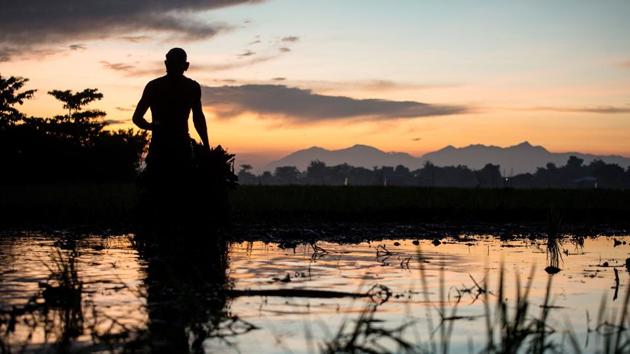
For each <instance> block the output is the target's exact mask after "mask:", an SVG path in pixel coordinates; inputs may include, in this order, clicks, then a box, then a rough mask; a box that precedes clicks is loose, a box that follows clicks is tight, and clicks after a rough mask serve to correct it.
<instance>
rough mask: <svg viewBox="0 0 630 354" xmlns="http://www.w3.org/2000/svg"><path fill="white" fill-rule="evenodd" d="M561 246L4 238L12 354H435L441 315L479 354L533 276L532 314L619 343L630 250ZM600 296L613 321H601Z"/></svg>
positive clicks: (4, 332) (584, 243) (4, 306)
mask: <svg viewBox="0 0 630 354" xmlns="http://www.w3.org/2000/svg"><path fill="white" fill-rule="evenodd" d="M550 239H551V238H549V239H546V240H545V239H540V240H531V239H514V240H504V241H501V240H498V239H497V238H495V237H492V236H476V237H467V238H465V239H463V238H460V239H457V238H443V239H442V241H441V242H440V243H437V242H436V243H432V242H431V240H413V239H409V240H381V241H373V242H363V243H359V244H352V245H350V244H335V243H328V242H318V243H316V244H297V245H296V244H292V245H290V247H289V248H287V247H286V245H283V244H275V243H263V242H242V243H237V242H227V241H225V240H222V239H219V238H214V237H210V236H206V237H205V238H203V239H202V238H199V239H194V240H193V239H191V238H190V237H188V238H182V237H175V236H171V237H168V238H166V239H161V240H156V239H149V238H147V237H143V235H121V236H107V237H101V236H87V237H72V236H68V235H61V236H60V235H54V237H50V235H21V236H16V237H2V238H0V332H1V333H0V348H2V349H0V351H4V352H20V350H21V349H22V348H26V349H28V350H29V351H43V352H77V351H84V352H91V351H101V352H108V351H114V352H120V351H124V350H126V351H134V350H138V351H145V352H146V351H151V352H170V353H176V352H213V353H215V352H235V351H236V350H239V351H241V352H244V353H248V352H257V353H276V352H278V351H288V350H290V351H292V352H294V353H306V352H308V351H309V347H311V348H318V347H320V348H322V349H323V348H328V349H331V348H333V349H334V348H339V345H341V346H346V343H350V342H348V341H347V339H349V338H355V337H353V336H351V334H352V333H353V332H354V329H355V328H363V329H365V328H367V329H369V331H368V332H369V333H372V332H370V331H381V330H388V331H389V330H391V329H396V328H405V331H401V332H396V333H393V332H380V333H382V334H389V333H393V334H394V335H395V337H392V338H394V340H401V341H403V342H405V343H426V340H427V336H430V335H431V330H427V329H426V327H427V326H425V323H426V322H427V318H428V315H430V314H431V313H433V315H434V316H435V315H436V311H437V312H439V316H436V317H435V318H434V319H433V320H434V322H433V324H434V327H433V328H434V329H435V328H437V332H436V334H435V335H436V336H439V335H440V331H441V330H442V329H443V328H445V327H440V323H442V322H443V323H445V324H446V325H448V326H453V327H451V328H454V329H453V332H452V336H451V337H450V341H451V342H450V344H449V348H450V349H451V352H453V353H457V352H461V351H464V352H467V351H468V345H469V342H473V343H474V345H476V346H473V347H474V349H475V350H473V352H478V351H479V349H481V347H480V345H483V344H484V343H483V341H484V339H483V338H484V334H485V324H484V323H485V317H484V315H483V314H484V312H485V309H484V308H485V306H486V305H487V304H490V305H491V306H493V305H492V304H498V305H500V306H507V308H508V310H509V309H510V308H512V307H511V306H513V305H514V304H516V303H517V302H518V301H517V300H518V299H517V298H516V296H515V294H517V293H519V292H518V289H517V287H516V286H515V283H514V282H513V279H515V276H516V275H517V274H520V275H521V280H522V283H523V287H524V288H527V289H529V290H528V296H529V304H530V305H529V307H530V309H531V310H532V311H533V313H534V314H536V313H539V312H541V311H543V310H545V311H548V314H549V320H548V325H549V326H550V328H554V329H555V330H557V332H556V334H554V335H555V336H556V337H555V338H559V337H558V336H561V335H562V333H563V332H562V328H566V324H567V323H570V324H571V326H572V328H573V330H574V331H575V333H576V335H577V337H578V338H579V339H580V343H579V344H580V347H581V350H582V351H583V352H592V351H593V350H594V348H597V347H598V344H597V343H596V339H597V335H599V334H601V333H600V332H602V333H604V332H606V333H608V332H615V331H617V329H618V328H617V327H614V326H617V325H614V326H611V325H610V324H615V323H617V324H618V323H619V318H618V314H620V313H622V312H623V311H622V310H623V308H624V306H625V305H624V303H625V296H626V290H625V289H626V288H627V287H628V272H627V271H626V270H625V262H626V259H627V258H628V256H629V255H630V244H628V243H627V241H630V238H629V237H627V236H626V237H617V238H614V239H613V238H608V237H599V238H586V239H576V238H568V239H567V238H561V237H555V238H553V240H552V241H554V243H553V244H551V245H550V243H549V241H550ZM624 242H626V243H624ZM419 250H421V251H422V252H421V253H419ZM550 251H553V252H555V253H550ZM554 254H556V255H557V257H558V258H556V260H557V261H558V266H560V267H561V268H562V271H561V272H559V273H557V274H555V275H553V287H552V291H551V293H550V294H549V296H548V297H547V292H546V289H547V284H548V283H547V281H548V279H549V278H550V277H549V275H548V274H547V273H546V272H545V271H544V270H543V269H542V268H543V267H545V266H549V265H552V264H551V263H548V262H550V261H553V262H555V260H554V259H552V258H553V257H556V256H554ZM560 254H562V258H559V257H560V256H559V255H560ZM228 260H229V261H228ZM554 264H555V263H554ZM45 265H47V266H45ZM502 265H503V267H504V269H505V274H504V275H503V278H505V280H504V281H503V282H502V283H503V284H504V287H505V289H504V292H503V293H502V294H501V295H500V296H499V295H498V292H497V291H496V289H497V287H496V285H497V282H498V280H499V279H497V278H498V277H497V276H498V275H500V274H503V273H501V272H499V270H500V269H501V267H502ZM534 266H536V267H535V268H536V269H535V271H532V267H534ZM421 270H422V272H423V274H424V276H422V277H421V276H420V271H421ZM526 275H527V276H526ZM499 278H501V277H499ZM440 279H442V280H440ZM377 284H380V285H381V286H383V289H389V290H388V291H391V293H388V294H391V296H388V301H387V302H384V303H381V304H379V305H378V306H376V305H374V299H373V298H371V297H369V296H368V297H365V296H356V295H357V294H359V295H360V294H369V293H370V289H371V288H373V287H374V286H375V285H377ZM525 284H531V287H530V286H525ZM611 288H612V289H611ZM613 292H614V293H615V294H616V293H618V296H614V295H615V294H613ZM520 293H522V291H521V292H520ZM305 294H306V295H307V296H306V295H305ZM353 294H355V295H353ZM602 294H605V295H606V298H607V307H608V310H607V311H608V312H607V313H605V314H603V315H601V316H600V313H599V304H600V301H601V296H602ZM324 295H325V296H324ZM333 295H334V296H333ZM499 297H500V298H501V301H499V300H500V299H499ZM504 304H505V305H504ZM541 306H542V307H541ZM455 308H457V311H454V309H455ZM366 309H368V310H367V311H366ZM372 309H373V311H372ZM438 310H439V311H438ZM454 312H456V313H454ZM453 313H454V314H453ZM587 313H588V317H587V315H586V314H587ZM545 315H546V314H545ZM615 315H617V318H613V317H614V316H615ZM357 319H358V320H359V321H358V322H357V321H356V320H357ZM342 323H346V324H347V325H346V327H345V331H341V330H339V329H340V328H342V327H341V324H342ZM528 323H529V322H528ZM254 329H255V330H254ZM366 333H367V332H366ZM615 333H616V332H615ZM380 338H383V337H382V336H381V337H380ZM589 338H590V339H589ZM366 339H368V340H371V339H370V338H369V337H366ZM384 339H387V340H390V339H391V338H389V337H388V338H384ZM582 339H589V342H587V341H586V340H584V341H582ZM325 344H328V345H329V346H326V345H325ZM330 344H335V346H330ZM352 344H353V345H356V344H360V342H356V341H355V342H352Z"/></svg>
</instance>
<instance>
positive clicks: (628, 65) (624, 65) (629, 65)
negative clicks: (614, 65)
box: [619, 60, 630, 69]
mask: <svg viewBox="0 0 630 354" xmlns="http://www.w3.org/2000/svg"><path fill="white" fill-rule="evenodd" d="M619 66H621V67H622V68H626V69H630V60H626V61H624V62H621V63H619Z"/></svg>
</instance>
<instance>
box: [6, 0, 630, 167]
mask: <svg viewBox="0 0 630 354" xmlns="http://www.w3.org/2000/svg"><path fill="white" fill-rule="evenodd" d="M160 2H161V3H163V4H165V6H171V8H170V10H169V12H168V13H166V14H167V15H168V16H175V15H177V16H183V18H184V20H185V21H184V22H181V23H180V22H175V23H174V24H173V25H172V26H171V27H169V28H164V27H156V25H153V24H152V23H150V22H147V23H145V24H144V25H143V26H138V24H137V21H138V20H137V18H143V17H142V16H145V15H147V16H162V15H160V14H159V13H156V12H155V10H151V11H150V12H147V11H149V10H147V9H144V8H138V7H140V6H141V5H137V4H136V5H127V6H130V7H131V6H135V7H133V8H130V9H127V10H128V12H130V13H133V11H136V12H137V14H138V16H140V17H129V18H122V19H120V20H119V21H126V22H120V23H115V24H111V25H110V27H103V28H102V32H89V27H85V28H84V27H81V23H82V22H81V18H80V16H83V17H84V18H85V22H86V23H87V24H89V21H92V22H95V23H98V21H100V20H103V21H105V20H104V18H105V17H103V18H101V17H99V15H98V13H97V12H96V10H95V9H92V8H90V5H84V6H83V5H82V8H81V11H80V14H79V15H77V16H79V18H78V20H77V24H76V28H61V29H60V27H59V26H58V25H56V24H54V23H51V24H49V23H47V22H46V21H48V20H41V19H33V20H32V21H33V22H35V21H40V22H37V24H38V25H39V26H40V27H42V28H44V29H46V28H47V27H46V26H48V25H49V29H47V31H48V32H45V36H46V37H47V39H46V40H43V39H42V38H39V37H38V38H33V37H32V36H35V35H39V36H43V34H38V33H30V32H25V31H21V30H19V25H20V22H16V23H13V24H11V23H9V24H4V25H0V29H2V30H3V31H4V32H5V34H2V35H0V57H1V58H4V61H2V60H0V73H1V74H2V75H3V76H11V75H14V76H22V77H26V78H29V79H30V81H29V82H28V84H27V86H28V88H33V89H38V92H37V93H36V96H35V98H34V99H33V100H30V101H28V102H27V103H25V104H24V106H22V107H20V108H21V110H22V111H23V112H25V113H26V114H27V115H34V116H52V115H54V114H58V113H61V112H62V111H63V110H62V108H61V105H60V104H59V103H57V102H55V101H54V99H53V98H52V97H50V96H48V95H47V94H46V92H47V91H49V90H51V89H73V90H79V89H83V88H88V87H89V88H98V89H99V90H100V91H101V92H102V93H103V94H104V95H105V97H104V99H103V100H102V101H100V102H97V103H96V104H94V105H93V107H95V108H100V109H103V110H105V111H106V112H107V113H108V116H107V119H111V120H114V121H119V122H118V123H117V124H113V125H111V128H113V129H116V128H126V127H130V126H131V123H130V119H131V114H132V109H133V108H134V106H135V104H136V102H137V100H138V98H139V97H140V94H141V92H142V88H143V87H144V85H145V84H146V82H148V81H149V80H151V79H152V78H154V77H157V76H158V75H159V73H160V72H161V71H162V68H161V61H162V58H163V55H164V53H165V52H166V51H167V50H168V49H169V48H170V47H174V46H181V47H184V48H185V49H186V50H187V51H188V54H189V60H190V62H191V70H190V72H189V73H188V74H187V75H188V76H189V77H191V78H193V79H195V80H197V81H198V82H199V83H200V84H201V85H203V86H204V87H207V91H206V90H204V94H208V96H206V97H210V96H209V94H211V93H213V92H217V96H216V97H214V96H213V97H212V99H214V100H215V101H211V102H204V103H205V111H206V114H207V119H208V126H209V133H210V139H211V142H212V143H213V144H221V145H223V146H227V147H228V148H229V149H230V150H232V151H235V152H237V153H244V154H257V155H261V156H263V155H264V156H267V157H270V156H273V157H279V156H281V155H284V154H286V153H289V152H292V151H295V150H298V149H303V148H307V147H310V146H322V147H325V148H328V149H338V148H343V147H348V146H352V145H354V144H366V145H372V146H375V147H377V148H379V149H382V150H385V151H401V152H408V153H410V154H412V155H414V156H419V155H422V154H424V153H427V152H430V151H434V150H438V149H440V148H443V147H444V146H447V145H453V146H457V147H462V146H467V145H471V144H484V145H496V146H502V147H505V146H511V145H515V144H518V143H520V142H522V141H529V142H531V143H532V144H534V145H542V146H544V147H545V148H547V149H548V150H550V151H553V152H568V151H577V152H583V153H593V154H615V155H622V156H630V142H629V140H628V137H629V136H630V120H629V119H628V118H630V43H629V42H628V41H627V38H628V37H630V24H629V23H628V21H627V20H626V18H625V17H626V16H624V14H627V13H630V3H628V2H624V1H621V0H619V1H610V2H606V3H593V2H589V1H576V2H572V3H571V4H570V5H571V6H569V5H568V4H566V3H548V2H545V1H533V2H527V3H525V2H522V3H521V2H519V3H510V4H505V3H503V2H499V1H488V2H484V3H481V4H471V3H467V2H465V1H449V2H446V3H445V2H437V1H436V2H425V3H419V2H416V1H401V2H397V3H396V5H392V4H387V3H382V2H377V1H347V2H343V3H339V2H334V1H321V2H317V3H299V4H298V3H296V2H291V1H287V0H270V1H259V2H257V1H254V2H249V1H235V2H234V4H232V3H229V4H228V5H230V6H226V5H225V3H223V2H219V1H211V0H207V1H205V2H202V5H194V6H198V8H192V7H191V8H186V7H185V6H193V5H190V4H188V3H187V2H185V4H180V3H177V2H172V1H169V0H160ZM237 3H240V4H237ZM20 6H21V5H16V6H15V8H14V9H13V8H12V10H14V12H16V13H17V15H20ZM42 6H45V5H42ZM94 6H96V5H94ZM178 6H180V7H178ZM122 10H123V9H119V11H122ZM50 11H53V10H50ZM54 11H63V9H61V10H54ZM134 14H135V13H134ZM61 15H63V13H62V14H61ZM3 16H4V15H3ZM103 16H105V15H103ZM163 16H166V15H163ZM61 17H63V16H61ZM16 21H17V20H16ZM28 21H31V19H30V18H26V19H24V20H22V23H23V24H24V26H26V25H27V24H28ZM104 23H108V22H104ZM108 24H109V23H108ZM3 26H4V27H3ZM86 26H87V25H86ZM160 26H162V25H160ZM16 28H18V29H16ZM38 28H39V27H38ZM42 33H44V32H42ZM224 86H230V87H232V88H233V89H231V90H229V91H228V90H223V91H221V88H222V87H224ZM248 95H249V96H248ZM251 95H255V97H254V98H251V97H250V96H251ZM283 95H291V96H286V97H291V98H290V99H289V98H287V99H284V98H283V97H285V96H283ZM217 97H219V98H220V99H221V100H222V101H221V102H220V104H219V102H217V101H216V99H217ZM260 97H262V98H263V99H262V100H263V102H262V103H260V102H258V101H256V99H255V98H260ZM292 100H293V101H292ZM296 100H297V101H296ZM375 100H376V101H375ZM215 102H217V103H216V104H215ZM226 112H230V113H229V114H228V113H226ZM191 132H192V130H191ZM194 135H196V134H194V132H193V136H194Z"/></svg>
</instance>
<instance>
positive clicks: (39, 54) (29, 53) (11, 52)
mask: <svg viewBox="0 0 630 354" xmlns="http://www.w3.org/2000/svg"><path fill="white" fill-rule="evenodd" d="M0 45H2V43H0ZM65 49H67V48H65ZM65 49H61V48H39V49H34V48H31V47H30V46H25V45H16V46H0V63H1V62H8V61H11V60H13V59H15V58H21V59H34V58H35V59H41V58H43V57H46V56H49V55H54V54H57V53H60V52H62V51H64V50H65Z"/></svg>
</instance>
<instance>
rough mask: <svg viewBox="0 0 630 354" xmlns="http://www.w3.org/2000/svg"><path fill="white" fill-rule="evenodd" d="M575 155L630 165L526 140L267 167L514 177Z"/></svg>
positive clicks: (353, 152) (350, 151)
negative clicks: (493, 172)
mask: <svg viewBox="0 0 630 354" xmlns="http://www.w3.org/2000/svg"><path fill="white" fill-rule="evenodd" d="M571 155H575V156H578V157H579V158H582V159H584V160H585V163H588V162H589V161H592V160H593V159H602V160H604V161H606V162H607V163H616V164H618V165H619V166H621V167H622V168H624V169H625V168H627V167H628V166H630V159H629V158H626V157H623V156H597V155H590V154H581V153H578V152H570V153H567V152H564V153H555V152H549V151H548V150H547V149H545V148H544V147H543V146H540V145H532V144H531V143H530V142H529V141H523V142H521V143H518V144H516V145H512V146H508V147H500V146H493V145H483V144H472V145H468V146H465V147H461V148H457V147H454V146H453V145H448V146H446V147H444V148H442V149H440V150H438V151H434V152H431V153H428V154H425V155H424V156H422V157H413V156H411V155H409V154H407V153H403V152H384V151H382V150H379V149H378V148H375V147H373V146H370V145H364V144H355V145H352V146H350V147H347V148H345V149H336V150H328V149H324V148H322V147H319V146H312V147H310V148H308V149H304V150H298V151H295V152H293V153H291V154H289V155H287V156H285V157H283V158H281V159H280V160H277V161H274V162H272V163H270V164H269V165H267V169H269V170H273V169H274V168H275V167H279V166H295V167H297V168H298V169H300V170H305V169H306V168H307V167H308V165H309V164H310V163H311V161H314V160H319V161H322V162H324V163H326V164H327V165H329V166H334V165H340V164H343V163H347V164H349V165H352V166H356V167H365V168H372V167H374V166H391V167H394V166H398V165H403V166H406V167H408V168H410V169H416V168H420V167H422V165H423V164H424V163H425V162H427V161H431V162H432V163H433V164H435V165H436V166H458V165H464V166H468V167H469V168H471V169H480V168H483V166H485V165H486V164H488V163H491V164H494V165H497V164H498V165H500V166H501V168H502V169H503V170H504V171H509V173H510V175H511V174H518V173H524V172H534V171H536V168H538V167H543V166H545V165H546V164H547V163H549V162H552V163H555V164H556V165H558V166H562V165H564V164H566V162H567V160H568V159H569V156H571ZM506 173H507V172H506Z"/></svg>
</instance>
